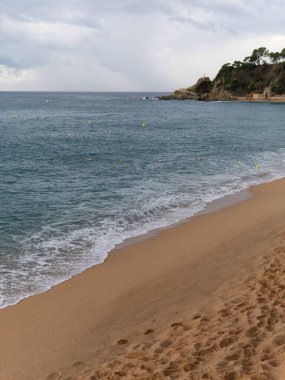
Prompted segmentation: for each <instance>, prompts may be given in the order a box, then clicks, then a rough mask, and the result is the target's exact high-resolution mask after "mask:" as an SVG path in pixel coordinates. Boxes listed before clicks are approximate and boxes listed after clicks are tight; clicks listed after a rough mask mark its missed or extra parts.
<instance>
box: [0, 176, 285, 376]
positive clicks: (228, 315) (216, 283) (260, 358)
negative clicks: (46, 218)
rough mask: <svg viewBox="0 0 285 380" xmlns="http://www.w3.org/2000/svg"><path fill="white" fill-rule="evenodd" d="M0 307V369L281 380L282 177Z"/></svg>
mask: <svg viewBox="0 0 285 380" xmlns="http://www.w3.org/2000/svg"><path fill="white" fill-rule="evenodd" d="M251 191H252V193H253V194H254V197H253V198H251V199H248V200H245V201H243V202H242V203H239V204H235V205H233V206H230V207H228V208H225V209H221V210H218V211H216V212H212V213H210V214H203V215H200V216H197V217H195V218H193V219H192V220H191V221H188V222H185V223H182V224H180V225H177V226H174V227H172V228H169V229H165V230H162V231H160V232H159V233H157V235H155V236H152V237H151V238H149V239H146V240H142V241H138V242H136V243H134V244H132V245H128V246H124V247H122V248H120V249H118V250H115V251H114V252H113V254H112V255H111V256H110V257H109V259H108V260H106V262H105V263H104V264H102V265H99V266H96V267H93V268H91V269H89V270H87V271H85V272H84V273H82V274H80V275H78V276H76V277H74V278H73V279H71V280H69V281H66V282H65V283H62V284H60V285H58V286H56V287H54V288H53V289H51V290H49V291H48V292H46V293H43V294H40V295H37V296H33V297H30V298H28V299H26V300H24V301H22V302H20V303H19V304H17V305H15V306H11V307H8V308H6V309H3V310H0V336H1V340H0V358H1V359H0V378H1V379H5V380H6V379H7V380H10V379H13V380H18V379H24V380H26V379H27V380H28V379H29V380H31V379H37V380H38V379H49V380H52V379H66V380H67V379H69V380H71V379H92V380H95V379H101V378H103V379H134V378H136V379H140V380H141V379H225V380H236V379H250V380H257V379H259V380H267V379H280V380H282V379H284V378H285V360H284V359H285V324H284V322H285V310H284V308H285V202H284V197H285V196H284V194H285V180H279V181H275V182H272V183H270V184H264V185H260V186H256V187H253V188H252V189H251Z"/></svg>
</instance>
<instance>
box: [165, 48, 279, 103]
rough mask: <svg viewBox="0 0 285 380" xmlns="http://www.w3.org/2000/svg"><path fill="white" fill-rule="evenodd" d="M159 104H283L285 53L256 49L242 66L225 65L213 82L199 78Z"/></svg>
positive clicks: (241, 63) (239, 63) (207, 78)
mask: <svg viewBox="0 0 285 380" xmlns="http://www.w3.org/2000/svg"><path fill="white" fill-rule="evenodd" d="M158 99H160V100H173V99H176V100H187V99H191V100H202V101H211V100H240V101H242V100H245V101H275V102H285V49H283V50H282V51H281V52H280V53H279V52H269V51H268V50H267V49H266V48H264V47H262V48H258V49H255V50H254V51H253V52H252V55H251V56H249V57H246V58H245V59H244V60H243V61H242V62H241V61H234V62H233V63H226V64H224V65H223V66H222V67H221V69H220V70H219V72H218V74H217V75H216V77H215V78H214V79H213V80H210V78H209V77H206V76H204V77H202V78H200V79H199V80H198V81H197V83H196V84H195V85H193V86H190V87H186V88H180V89H178V90H175V91H174V92H172V93H171V94H170V95H164V96H159V97H158Z"/></svg>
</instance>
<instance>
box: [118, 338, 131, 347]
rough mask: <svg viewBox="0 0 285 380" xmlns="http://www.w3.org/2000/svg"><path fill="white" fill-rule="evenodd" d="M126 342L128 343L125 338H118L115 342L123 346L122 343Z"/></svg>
mask: <svg viewBox="0 0 285 380" xmlns="http://www.w3.org/2000/svg"><path fill="white" fill-rule="evenodd" d="M128 343H129V341H128V340H127V339H120V340H118V341H117V344H118V345H119V346H123V345H125V344H128Z"/></svg>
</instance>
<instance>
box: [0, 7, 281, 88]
mask: <svg viewBox="0 0 285 380" xmlns="http://www.w3.org/2000/svg"><path fill="white" fill-rule="evenodd" d="M284 19H285V1H284V0H250V1H249V0H0V47H1V48H0V90H2V91H6V90H7V91H162V92H170V91H172V90H174V89H177V88H180V87H187V86H190V85H192V84H194V83H195V82H196V80H197V79H198V78H199V77H201V76H203V75H206V76H209V77H210V78H211V79H213V78H214V77H215V75H216V74H217V72H218V70H219V68H220V67H221V65H223V64H224V63H226V62H232V61H234V60H242V59H243V58H244V57H245V56H248V55H250V54H251V52H252V50H253V49H254V48H257V47H260V46H266V47H267V48H269V50H270V51H280V50H282V49H283V48H284V47H285V23H284Z"/></svg>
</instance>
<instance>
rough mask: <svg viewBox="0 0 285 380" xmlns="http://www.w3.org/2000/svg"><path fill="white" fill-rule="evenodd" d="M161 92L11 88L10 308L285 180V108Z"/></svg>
mask: <svg viewBox="0 0 285 380" xmlns="http://www.w3.org/2000/svg"><path fill="white" fill-rule="evenodd" d="M156 95H160V94H159V93H146V92H145V93H126V92H124V93H103V92H100V93H96V92H94V93H91V92H88V93H83V92H82V93H79V92H56V93H51V92H1V93H0V307H2V308H3V307H6V306H8V305H11V304H15V303H17V302H18V301H19V300H21V299H23V298H25V297H28V296H30V295H33V294H35V293H40V292H43V291H45V290H47V289H48V288H50V287H51V286H53V285H55V284H58V283H59V282H62V281H64V280H66V279H68V278H70V277H72V276H73V275H75V274H77V273H79V272H82V271H84V270H85V269H86V268H88V267H90V266H92V265H97V264H100V263H102V262H103V261H104V260H105V259H106V258H107V256H108V254H109V253H110V251H111V250H112V249H113V248H114V247H116V246H117V245H118V244H120V243H122V242H124V241H126V239H129V238H132V237H138V236H141V235H143V234H146V233H148V232H150V231H153V230H155V229H157V228H161V227H167V226H170V225H172V224H175V223H177V222H180V221H182V220H184V219H187V218H191V217H192V216H193V215H195V214H197V213H198V212H201V211H202V210H204V209H205V207H206V205H207V204H209V203H210V202H212V201H214V200H217V199H220V198H223V197H225V196H227V195H231V194H235V193H238V192H240V191H241V190H243V189H247V188H248V187H249V186H251V185H255V184H259V183H264V182H269V181H272V180H274V179H278V178H281V177H284V176H285V122H284V115H285V104H270V103H251V102H244V103H242V102H197V101H175V100H169V101H159V100H157V99H156V98H155V96H156ZM205 234H207V231H205ZM119 275H120V274H119V273H118V276H119Z"/></svg>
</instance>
